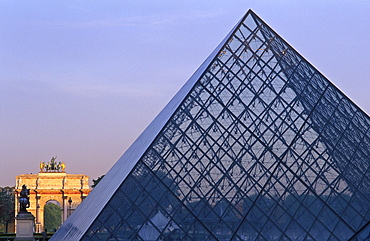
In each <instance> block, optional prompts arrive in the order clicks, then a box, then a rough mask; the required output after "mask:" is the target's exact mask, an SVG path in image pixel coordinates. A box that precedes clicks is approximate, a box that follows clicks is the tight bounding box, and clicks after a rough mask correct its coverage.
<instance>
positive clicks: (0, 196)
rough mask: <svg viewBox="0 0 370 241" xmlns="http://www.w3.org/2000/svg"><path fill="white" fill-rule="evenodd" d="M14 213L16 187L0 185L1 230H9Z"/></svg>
mask: <svg viewBox="0 0 370 241" xmlns="http://www.w3.org/2000/svg"><path fill="white" fill-rule="evenodd" d="M14 214H15V213H14V187H0V223H1V224H2V225H1V226H0V232H6V233H7V232H8V226H9V223H12V222H14Z"/></svg>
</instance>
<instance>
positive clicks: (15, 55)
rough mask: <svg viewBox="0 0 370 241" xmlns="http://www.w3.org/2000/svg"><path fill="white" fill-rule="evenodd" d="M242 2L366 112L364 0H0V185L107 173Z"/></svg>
mask: <svg viewBox="0 0 370 241" xmlns="http://www.w3.org/2000/svg"><path fill="white" fill-rule="evenodd" d="M248 9H252V10H254V12H255V13H256V14H257V15H259V16H260V17H261V18H262V19H263V20H264V21H265V22H266V23H267V24H268V25H270V26H271V27H272V28H273V29H274V30H275V31H276V32H277V33H278V34H279V35H280V36H281V37H283V38H284V39H285V40H286V41H287V42H288V43H290V44H291V45H292V46H293V47H294V48H295V49H296V50H297V51H298V52H299V53H300V54H301V55H303V56H304V57H305V58H306V59H307V60H308V61H309V62H310V63H312V64H313V65H314V66H315V67H316V68H317V69H318V70H319V71H320V72H321V73H323V74H324V75H325V76H326V77H327V78H328V79H329V80H330V81H331V82H333V83H334V84H335V85H336V86H337V87H338V88H339V89H341V90H342V91H343V92H344V93H345V94H346V95H347V96H348V97H350V98H351V99H352V100H353V101H354V102H355V103H356V104H357V105H358V106H360V108H361V109H362V110H364V111H365V112H366V113H368V114H369V113H370V93H369V91H370V58H369V54H370V27H369V26H370V14H369V12H370V0H351V1H349V0H348V1H347V0H346V1H344V0H326V1H322V0H310V1H304V0H294V1H293V0H292V1H287V0H279V1H264V0H251V1H246V0H243V1H237V0H228V1H216V0H213V1H210V0H204V1H199V0H188V1H174V0H157V1H149V0H148V1H145V0H142V1H140V0H138V1H129V0H120V1H112V0H106V1H76V0H73V1H72V0H66V1H34V0H30V1H18V0H2V1H0V186H14V185H15V177H16V176H17V175H20V174H27V173H34V174H35V173H38V172H39V162H40V161H42V162H47V161H50V159H51V157H53V156H57V159H56V161H64V162H65V163H66V172H67V173H70V174H86V175H88V176H90V180H92V179H96V178H97V177H99V176H101V175H103V174H105V173H106V172H107V171H108V170H109V169H110V168H111V167H112V165H113V164H114V163H115V162H116V161H117V160H118V159H119V158H120V156H121V155H122V154H123V153H124V152H125V151H126V149H127V148H128V147H129V146H130V145H131V144H132V143H133V142H134V140H135V139H136V138H137V137H138V136H139V135H140V134H141V132H142V131H144V129H145V128H146V127H147V126H148V125H149V123H150V122H151V121H152V120H153V119H154V118H155V116H156V115H157V114H158V113H159V112H160V111H161V110H162V108H163V107H164V106H165V105H166V104H167V103H168V102H169V101H170V99H171V98H172V97H173V96H174V95H175V94H176V92H177V91H178V90H179V89H180V88H181V86H182V85H183V84H184V83H185V82H186V81H187V80H188V78H189V77H190V76H191V75H192V73H193V72H195V71H196V69H197V68H198V67H199V66H200V65H201V63H202V62H203V61H204V60H205V59H206V58H207V57H208V55H209V54H211V52H212V51H213V49H214V48H216V46H217V45H218V44H219V43H220V42H221V40H222V39H223V38H224V37H225V36H226V35H227V33H228V32H229V31H230V30H231V29H232V28H233V27H234V25H235V24H236V23H237V22H238V21H239V19H241V18H242V17H243V15H244V14H245V13H246V12H247V10H248Z"/></svg>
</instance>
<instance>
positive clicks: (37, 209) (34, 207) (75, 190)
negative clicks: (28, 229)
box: [15, 157, 91, 233]
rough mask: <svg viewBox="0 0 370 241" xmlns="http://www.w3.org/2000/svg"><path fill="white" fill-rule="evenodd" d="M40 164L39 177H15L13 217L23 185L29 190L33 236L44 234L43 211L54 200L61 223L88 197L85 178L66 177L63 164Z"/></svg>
mask: <svg viewBox="0 0 370 241" xmlns="http://www.w3.org/2000/svg"><path fill="white" fill-rule="evenodd" d="M55 159H56V157H53V158H52V159H51V161H50V162H40V172H39V173H38V174H21V175H19V176H17V177H16V185H15V194H16V199H15V215H17V214H18V212H19V203H18V199H19V195H20V191H21V190H22V185H26V186H27V188H29V189H30V194H29V202H30V207H29V208H28V209H27V210H28V211H29V212H31V213H32V214H33V215H34V216H35V217H36V227H35V232H37V233H39V232H43V231H44V207H45V204H46V203H47V202H48V201H51V200H55V201H57V202H59V204H60V205H61V212H62V223H63V222H64V221H65V220H66V219H67V218H68V217H69V215H71V213H72V212H73V211H74V210H75V209H76V207H77V206H78V205H79V204H80V203H81V202H82V201H83V200H84V199H85V197H86V196H87V195H88V194H89V193H90V191H91V189H90V188H89V177H88V176H86V175H84V174H67V173H66V172H65V164H64V162H56V161H55Z"/></svg>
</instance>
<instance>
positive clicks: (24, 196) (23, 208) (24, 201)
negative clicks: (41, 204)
mask: <svg viewBox="0 0 370 241" xmlns="http://www.w3.org/2000/svg"><path fill="white" fill-rule="evenodd" d="M28 195H30V189H27V187H26V185H23V186H22V190H21V192H20V196H19V205H20V210H19V211H20V212H27V208H29V207H30V198H29V197H28Z"/></svg>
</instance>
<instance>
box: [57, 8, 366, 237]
mask: <svg viewBox="0 0 370 241" xmlns="http://www.w3.org/2000/svg"><path fill="white" fill-rule="evenodd" d="M369 129H370V118H369V116H368V115H367V114H366V113H364V112H363V111H362V110H361V109H359V108H358V107H357V106H356V105H355V104H354V103H353V102H352V101H351V100H349V99H348V98H347V97H346V96H345V95H344V94H343V93H342V92H341V91H339V90H338V89H337V88H336V87H335V86H334V85H333V84H332V83H331V82H330V81H329V80H328V79H326V78H325V77H324V76H323V75H322V74H321V73H319V71H317V70H316V69H315V68H314V67H313V66H312V65H311V64H310V63H308V62H307V61H306V60H305V59H304V58H303V57H302V56H301V55H299V54H298V53H297V52H296V51H295V50H294V49H293V48H292V47H291V46H290V45H288V44H287V43H286V42H285V41H284V40H283V39H282V38H281V37H280V36H279V35H278V34H276V33H275V32H274V31H273V30H272V29H271V28H270V27H269V26H267V24H266V23H264V22H263V21H262V20H261V19H260V18H259V17H258V16H257V15H256V14H254V13H253V12H252V11H248V12H247V14H246V15H245V16H244V17H243V18H242V20H241V21H240V22H239V23H238V24H237V25H236V26H235V27H234V29H233V30H232V31H231V32H230V33H229V35H228V36H227V37H226V38H225V39H224V41H222V43H221V44H220V45H219V46H218V47H217V48H216V50H215V51H214V52H213V53H212V54H211V55H210V57H209V58H208V59H207V60H206V61H205V62H204V63H203V65H202V66H201V67H200V68H199V70H198V71H197V72H196V73H195V74H194V75H193V76H192V77H191V78H190V80H189V81H188V83H187V84H186V85H185V86H184V87H183V88H182V89H181V90H180V91H179V93H178V94H177V95H176V96H175V97H174V99H173V100H172V101H171V102H170V103H169V104H168V106H166V107H165V109H164V110H163V111H162V112H161V114H160V115H159V116H158V117H157V118H156V119H155V120H154V121H153V123H152V124H151V125H150V126H149V127H148V128H147V129H146V130H145V131H144V133H143V134H142V135H141V136H140V137H139V139H138V140H137V141H136V142H135V143H134V144H133V146H132V147H131V148H130V149H129V150H128V151H127V152H126V153H125V155H124V156H123V157H122V158H121V159H120V160H119V161H118V162H117V164H116V165H115V166H113V168H112V169H111V171H110V172H109V173H108V174H107V175H106V177H105V178H104V179H103V181H102V182H101V183H100V184H99V185H98V187H97V188H96V189H95V190H94V191H93V192H92V194H91V195H90V196H88V198H87V199H86V201H84V203H82V205H81V206H80V207H79V208H78V209H77V210H76V212H75V213H74V214H73V215H72V216H71V218H70V219H68V220H67V222H66V223H65V224H64V225H63V226H62V227H61V229H60V230H58V232H57V233H56V234H55V237H54V240H63V239H64V240H75V239H76V240H78V239H81V240H347V239H350V238H353V239H354V240H355V239H361V238H362V239H365V238H366V236H367V235H368V233H369V230H370V227H369V226H370V225H368V224H369V221H370V169H369V165H370V130H369ZM357 233H358V234H359V236H356V235H357Z"/></svg>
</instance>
